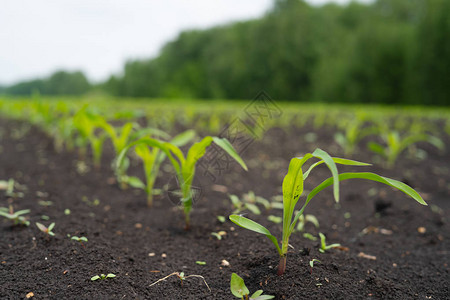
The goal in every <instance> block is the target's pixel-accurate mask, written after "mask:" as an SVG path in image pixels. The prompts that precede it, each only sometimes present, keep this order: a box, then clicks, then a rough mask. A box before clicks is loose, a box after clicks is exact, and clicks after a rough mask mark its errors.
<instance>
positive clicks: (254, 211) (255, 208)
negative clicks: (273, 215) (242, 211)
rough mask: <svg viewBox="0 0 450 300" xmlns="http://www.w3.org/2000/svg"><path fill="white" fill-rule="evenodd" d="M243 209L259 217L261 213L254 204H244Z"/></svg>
mask: <svg viewBox="0 0 450 300" xmlns="http://www.w3.org/2000/svg"><path fill="white" fill-rule="evenodd" d="M245 207H246V208H247V209H248V210H249V211H251V212H252V213H254V214H255V215H260V214H261V211H260V210H259V208H258V206H256V205H255V204H252V203H245Z"/></svg>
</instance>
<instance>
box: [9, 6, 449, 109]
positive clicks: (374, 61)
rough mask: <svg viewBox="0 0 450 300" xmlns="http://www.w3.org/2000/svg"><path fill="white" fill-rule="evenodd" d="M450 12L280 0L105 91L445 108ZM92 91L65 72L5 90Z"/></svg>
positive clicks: (188, 37) (131, 70) (208, 32)
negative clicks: (256, 16)
mask: <svg viewBox="0 0 450 300" xmlns="http://www.w3.org/2000/svg"><path fill="white" fill-rule="evenodd" d="M449 15H450V1H447V0H377V1H374V2H373V3H370V4H363V3H359V2H350V3H349V4H347V5H345V6H344V5H338V4H332V3H330V4H326V5H322V6H313V5H310V4H308V3H307V2H305V1H303V0H274V5H273V7H272V9H271V10H269V11H268V12H267V13H266V14H265V15H264V16H262V17H261V18H259V19H254V20H249V21H243V22H235V23H230V24H226V25H222V26H216V27H213V28H210V29H205V30H189V31H185V32H182V33H180V35H179V36H178V37H177V38H176V39H175V40H173V41H171V42H169V43H167V44H166V45H165V46H164V47H163V48H162V50H161V52H160V54H159V55H158V56H157V57H155V58H152V59H145V60H133V61H128V62H127V63H126V64H125V66H124V71H123V72H122V74H121V75H112V76H111V77H110V78H109V79H108V80H107V81H106V82H105V83H103V84H101V85H99V86H98V88H100V89H103V90H105V91H106V92H108V93H110V94H112V95H115V96H127V97H128V96H131V97H159V98H203V99H211V98H216V99H217V98H220V99H245V98H249V97H252V96H253V95H254V94H256V93H257V92H258V91H260V90H262V89H264V90H266V91H268V92H269V93H270V95H271V96H272V97H274V98H275V99H279V100H292V101H305V102H313V101H316V102H319V101H320V102H341V103H342V102H347V103H384V104H434V105H446V104H447V103H448V97H449V95H450V82H449V80H450V79H449V78H450V74H449V72H450V71H449V70H450V39H449V38H448V37H449V36H450V18H449V17H448V16H449ZM88 89H89V84H88V83H87V81H86V78H85V77H84V76H83V74H81V73H79V72H75V73H67V72H57V73H55V74H53V75H52V76H51V77H50V78H48V79H44V80H33V81H29V82H23V83H20V84H17V85H14V86H12V87H9V88H8V87H7V88H2V89H0V93H1V92H2V93H9V94H18V95H24V94H31V93H32V92H33V91H39V92H40V93H41V94H49V95H56V94H68V95H78V94H82V93H84V92H86V91H87V90H88ZM2 90H3V91H2Z"/></svg>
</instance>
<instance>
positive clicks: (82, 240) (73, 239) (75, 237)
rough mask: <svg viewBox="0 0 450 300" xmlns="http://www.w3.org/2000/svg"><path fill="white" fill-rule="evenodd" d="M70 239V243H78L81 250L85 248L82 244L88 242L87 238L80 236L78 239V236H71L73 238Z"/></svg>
mask: <svg viewBox="0 0 450 300" xmlns="http://www.w3.org/2000/svg"><path fill="white" fill-rule="evenodd" d="M69 237H70V236H69ZM70 239H71V240H72V241H77V242H79V243H80V245H81V246H83V248H86V246H85V245H84V244H83V243H87V241H88V239H87V237H84V236H80V237H78V236H73V237H71V238H70Z"/></svg>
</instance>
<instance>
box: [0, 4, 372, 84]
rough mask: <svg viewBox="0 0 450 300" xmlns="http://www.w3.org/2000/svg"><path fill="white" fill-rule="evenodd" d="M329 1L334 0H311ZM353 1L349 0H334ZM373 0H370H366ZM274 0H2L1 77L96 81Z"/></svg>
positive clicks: (250, 14) (254, 12)
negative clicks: (79, 76) (66, 74)
mask: <svg viewBox="0 0 450 300" xmlns="http://www.w3.org/2000/svg"><path fill="white" fill-rule="evenodd" d="M309 2H310V3H314V4H322V3H324V2H328V1H327V0H309ZM334 2H339V3H346V2H348V0H334ZM366 2H367V0H366ZM272 3H273V0H245V1H243V0H214V1H212V0H190V1H186V0H164V1H160V0H1V3H0V84H11V83H14V82H17V81H19V80H26V79H31V78H35V77H42V76H47V75H49V74H51V73H52V72H54V71H55V70H58V69H66V70H82V71H83V72H85V74H86V75H87V76H88V78H89V79H91V80H93V81H100V80H104V79H106V78H107V77H108V76H109V75H110V74H112V73H119V72H120V71H121V70H122V67H123V65H124V62H125V61H126V60H127V59H132V58H147V57H152V56H155V55H157V54H158V51H159V49H160V48H161V46H162V45H164V43H165V42H167V41H169V40H172V39H174V38H175V37H176V36H177V35H178V33H179V32H180V31H182V30H184V29H191V28H205V27H209V26H213V25H217V24H223V23H227V22H230V21H234V20H246V19H250V18H256V17H259V16H261V15H262V14H264V13H265V12H266V11H267V10H268V9H269V8H270V7H271V5H272Z"/></svg>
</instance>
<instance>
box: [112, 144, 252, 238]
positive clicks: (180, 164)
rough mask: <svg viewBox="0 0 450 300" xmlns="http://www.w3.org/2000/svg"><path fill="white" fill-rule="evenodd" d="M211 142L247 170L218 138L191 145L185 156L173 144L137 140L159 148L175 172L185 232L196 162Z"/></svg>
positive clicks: (232, 149)
mask: <svg viewBox="0 0 450 300" xmlns="http://www.w3.org/2000/svg"><path fill="white" fill-rule="evenodd" d="M183 139H184V137H183ZM213 142H214V143H215V144H216V145H217V146H219V147H220V148H222V149H223V150H225V152H226V153H228V154H229V155H230V156H231V157H232V158H233V159H234V160H236V161H237V162H238V163H239V164H240V165H241V166H242V167H243V168H244V169H245V170H247V166H246V165H245V163H244V161H243V160H242V158H241V157H240V156H239V154H238V153H237V152H236V150H235V149H234V148H233V146H232V145H231V144H230V142H229V141H228V140H227V139H225V138H223V139H222V138H218V137H211V136H207V137H205V138H203V139H202V140H201V141H200V142H197V143H195V144H193V145H192V146H191V147H190V148H189V150H188V153H187V155H186V156H184V154H183V152H182V151H181V149H180V148H178V146H176V145H175V143H169V142H162V141H159V140H156V139H152V138H142V139H140V140H139V143H140V144H146V145H148V146H150V147H153V148H159V149H160V150H162V151H163V152H164V154H165V155H167V156H168V158H169V160H170V162H171V163H172V165H173V167H174V169H175V171H176V176H177V180H178V183H179V185H180V188H181V203H182V205H183V212H184V216H185V229H186V230H188V229H189V227H190V213H191V210H192V200H193V196H194V195H193V191H192V182H193V180H194V176H195V166H196V163H197V161H198V160H199V159H200V158H202V157H203V156H204V155H205V153H206V148H208V147H209V146H210V145H211V144H212V143H213ZM126 150H127V149H124V151H122V153H121V157H120V158H119V161H120V160H121V159H122V157H123V156H124V155H125V153H124V152H125V151H126Z"/></svg>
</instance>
